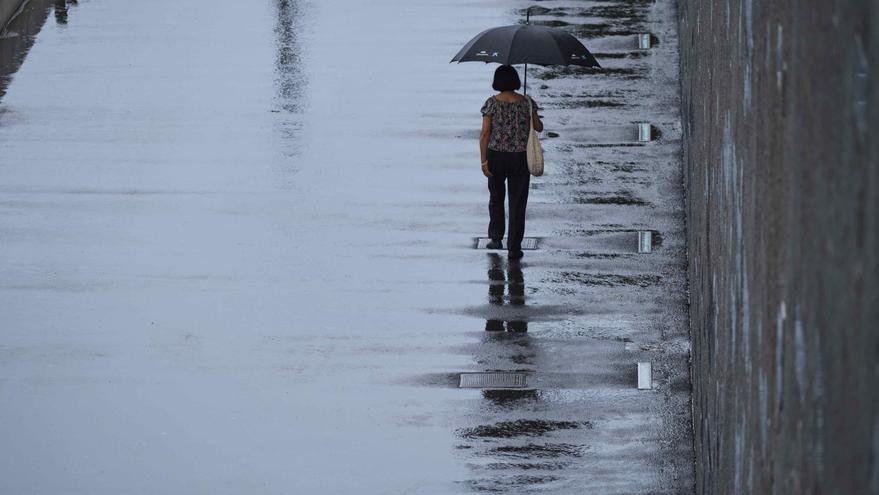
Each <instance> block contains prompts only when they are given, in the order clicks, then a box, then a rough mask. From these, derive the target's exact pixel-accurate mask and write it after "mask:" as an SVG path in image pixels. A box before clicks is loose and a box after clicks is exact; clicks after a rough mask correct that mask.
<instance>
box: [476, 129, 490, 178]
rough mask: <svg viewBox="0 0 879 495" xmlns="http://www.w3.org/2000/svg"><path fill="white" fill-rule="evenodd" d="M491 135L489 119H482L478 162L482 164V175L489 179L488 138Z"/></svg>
mask: <svg viewBox="0 0 879 495" xmlns="http://www.w3.org/2000/svg"><path fill="white" fill-rule="evenodd" d="M490 135H491V117H487V116H486V117H482V131H481V132H480V133H479V161H480V162H481V163H482V173H483V174H485V176H486V177H491V172H489V171H488V137H489V136H490Z"/></svg>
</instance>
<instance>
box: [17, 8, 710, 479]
mask: <svg viewBox="0 0 879 495" xmlns="http://www.w3.org/2000/svg"><path fill="white" fill-rule="evenodd" d="M44 3H45V2H37V1H34V2H33V4H32V8H33V9H41V8H43V7H42V6H43V4H44ZM527 5H528V4H527V3H526V2H514V3H512V4H511V3H510V2H505V1H482V2H462V1H453V0H440V1H437V2H423V3H421V2H393V1H388V0H381V1H378V2H357V1H343V0H327V1H321V2H305V1H300V2H297V1H295V0H286V1H264V2H258V3H256V4H248V5H247V6H246V7H245V6H243V5H242V4H240V3H235V2H214V3H211V4H210V6H209V7H206V8H200V9H199V8H195V7H194V6H193V5H190V4H188V3H187V2H176V1H172V0H156V1H153V2H126V4H125V5H124V6H122V5H120V4H118V3H114V2H101V1H98V0H91V1H81V2H79V4H77V5H72V6H71V7H70V9H69V11H68V12H66V14H65V15H63V16H56V15H55V14H59V12H51V11H50V15H49V20H48V22H47V23H46V25H45V26H44V27H43V29H42V30H41V31H40V32H39V34H38V35H37V37H36V42H35V44H34V45H33V47H32V48H31V49H30V51H29V53H28V55H27V59H26V60H25V62H24V64H23V65H22V66H21V68H20V69H19V70H18V72H17V73H16V74H15V76H14V78H13V79H12V81H11V82H10V83H9V84H8V87H7V88H6V89H7V92H6V94H5V96H3V97H2V99H0V147H2V151H0V239H2V242H0V258H2V259H3V263H2V265H0V321H2V322H3V323H2V341H0V444H2V445H4V447H3V448H2V449H0V492H2V493H46V494H59V493H65V494H67V493H69V494H118V493H126V494H129V493H143V494H155V493H212V494H218V493H230V494H238V493H254V494H255V493H266V494H269V493H328V494H330V493H344V494H348V493H368V494H453V493H474V492H477V493H478V492H487V493H553V494H555V493H558V494H582V493H600V494H614V493H686V492H689V491H690V490H691V486H692V478H693V473H692V466H691V460H692V451H691V434H690V428H691V426H690V419H689V418H690V413H689V382H688V375H687V373H688V370H687V359H688V355H689V344H688V338H687V327H686V318H685V312H686V292H685V288H686V287H685V264H686V259H685V252H684V247H685V246H684V244H683V243H684V236H683V233H684V231H683V229H684V221H683V212H682V207H683V201H682V194H683V193H682V189H681V183H682V178H681V164H680V158H681V156H680V120H679V113H678V112H679V102H678V93H677V92H678V82H677V46H676V34H675V30H674V12H673V6H672V4H671V3H670V2H666V1H662V2H659V3H658V4H657V5H653V4H651V3H649V2H646V1H645V2H641V1H625V2H590V1H581V2H572V1H555V0H552V1H545V2H540V3H539V6H540V7H541V9H539V10H536V11H534V13H535V14H536V15H533V16H532V20H533V21H535V22H548V23H552V24H553V25H561V26H563V27H565V28H566V29H571V30H572V31H573V32H575V33H576V34H577V35H578V36H579V37H581V39H583V40H584V42H586V44H587V46H589V47H590V48H591V49H592V51H593V52H595V53H596V55H597V57H598V59H599V61H600V62H601V63H602V64H603V65H604V66H605V70H603V71H601V72H598V71H587V70H579V71H576V70H571V71H567V70H559V69H543V68H532V69H531V70H530V71H529V87H530V92H531V93H532V94H533V95H534V96H535V98H536V99H537V101H538V102H540V103H541V104H543V106H544V111H543V116H544V122H545V123H546V130H547V131H548V132H546V133H545V140H544V147H545V149H546V153H547V173H546V175H545V176H544V177H541V178H538V179H534V180H532V186H531V196H530V200H529V210H528V217H527V221H528V224H527V227H526V235H527V236H533V237H539V238H540V244H539V249H538V250H536V251H527V252H526V257H525V259H524V260H523V261H522V262H521V263H519V264H516V263H509V262H508V261H507V260H506V257H505V256H503V255H502V253H501V254H499V253H491V252H487V251H485V250H478V249H474V240H473V239H474V238H475V237H478V236H482V235H484V232H485V229H486V223H487V190H486V185H485V179H484V178H483V177H482V175H481V173H480V171H479V163H478V161H479V160H478V148H477V146H478V145H477V137H478V129H479V124H480V115H479V112H478V111H479V107H480V106H481V104H482V102H483V101H484V99H485V98H486V97H487V96H489V95H490V94H491V90H490V84H489V82H490V78H491V74H492V71H493V69H494V66H487V65H482V64H460V65H449V64H448V63H447V62H448V59H449V58H451V56H452V55H453V54H454V53H455V52H456V50H457V49H458V48H459V47H460V46H461V45H462V44H463V43H465V42H466V41H467V40H468V39H469V38H470V37H471V36H472V35H474V34H475V33H477V32H479V31H481V30H482V29H484V28H485V27H489V26H494V25H502V24H509V23H513V22H516V21H517V19H519V18H520V16H521V13H520V12H519V11H518V10H517V9H518V8H520V7H526V6H527ZM59 21H63V22H59ZM640 31H650V32H652V33H653V34H654V37H655V39H654V42H658V45H656V46H654V47H653V48H651V49H650V50H647V51H639V50H637V43H636V36H635V35H636V33H638V32H640ZM637 122H650V123H652V124H653V125H654V126H655V130H654V137H655V138H657V140H656V141H654V142H649V143H646V144H644V143H638V141H637V139H638V132H637V126H636V123H637ZM638 230H652V231H653V232H654V238H655V240H654V252H653V253H651V254H638V253H637V252H636V251H637V249H636V245H637V241H636V239H637V234H636V231H638ZM637 361H652V362H653V366H654V382H655V384H654V387H655V388H654V390H651V391H639V390H637V389H636V388H635V382H636V374H635V363H636V362H637ZM486 370H503V371H513V370H520V371H526V372H528V373H529V378H528V379H529V383H530V384H531V385H533V388H534V390H533V391H519V392H507V393H496V392H482V391H480V390H474V389H459V388H457V385H458V377H459V374H460V373H462V372H478V371H486Z"/></svg>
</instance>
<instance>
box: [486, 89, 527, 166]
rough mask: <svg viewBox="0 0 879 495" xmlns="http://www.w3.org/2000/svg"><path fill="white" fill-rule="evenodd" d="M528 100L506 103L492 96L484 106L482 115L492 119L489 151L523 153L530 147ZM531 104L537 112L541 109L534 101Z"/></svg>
mask: <svg viewBox="0 0 879 495" xmlns="http://www.w3.org/2000/svg"><path fill="white" fill-rule="evenodd" d="M528 98H531V97H530V96H526V97H525V98H522V99H521V100H519V101H514V102H506V101H501V100H498V99H497V98H495V97H494V96H492V97H491V98H489V99H487V100H485V104H484V105H482V115H483V116H484V117H491V134H489V137H488V149H490V150H494V151H513V152H522V151H525V150H526V149H527V147H528V132H529V131H530V130H531V120H530V118H529V117H530V116H529V115H528ZM531 104H532V105H533V107H534V111H535V112H536V111H537V109H538V108H539V107H538V106H537V102H535V101H534V100H533V99H532V100H531Z"/></svg>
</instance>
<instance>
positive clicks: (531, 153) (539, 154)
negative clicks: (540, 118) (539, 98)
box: [526, 96, 543, 177]
mask: <svg viewBox="0 0 879 495" xmlns="http://www.w3.org/2000/svg"><path fill="white" fill-rule="evenodd" d="M526 98H528V129H529V130H528V149H527V151H526V155H527V157H528V171H529V172H531V175H533V176H534V177H540V176H541V175H543V148H541V147H540V136H538V135H537V131H535V130H534V113H533V112H534V110H533V109H532V108H531V105H532V100H531V98H530V97H527V96H526Z"/></svg>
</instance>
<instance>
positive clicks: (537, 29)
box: [451, 24, 601, 91]
mask: <svg viewBox="0 0 879 495" xmlns="http://www.w3.org/2000/svg"><path fill="white" fill-rule="evenodd" d="M451 62H458V63H461V62H485V63H489V62H497V63H499V64H503V65H513V64H525V83H526V84H527V82H528V64H537V65H580V66H584V67H601V66H600V65H598V61H597V60H595V57H593V56H592V54H591V53H589V50H587V49H586V47H585V46H583V43H580V40H578V39H577V38H575V37H573V36H571V35H570V34H568V33H567V32H566V31H563V30H561V29H556V28H551V27H546V26H533V25H531V24H517V25H513V26H501V27H496V28H491V29H486V30H485V31H483V32H481V33H479V34H477V35H476V36H475V37H474V38H473V39H472V40H470V41H469V42H468V43H467V44H466V45H464V48H461V51H459V52H458V54H457V55H455V56H454V57H453V58H452V60H451ZM526 91H527V88H526Z"/></svg>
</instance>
